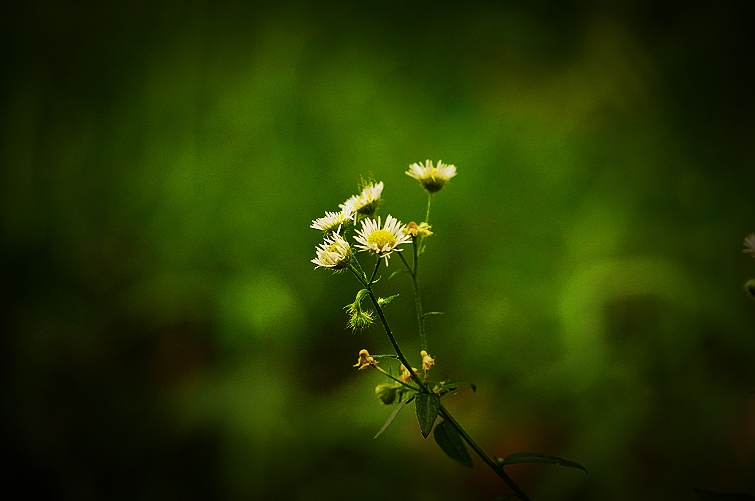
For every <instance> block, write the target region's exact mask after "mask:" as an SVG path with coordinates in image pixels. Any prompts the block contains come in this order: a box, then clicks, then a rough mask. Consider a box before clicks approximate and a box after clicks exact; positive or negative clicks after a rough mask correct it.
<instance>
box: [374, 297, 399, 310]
mask: <svg viewBox="0 0 755 501" xmlns="http://www.w3.org/2000/svg"><path fill="white" fill-rule="evenodd" d="M397 297H398V294H394V295H392V296H388V297H379V298H378V305H379V306H380V307H381V308H382V307H383V306H385V305H386V304H388V303H390V302H391V301H393V300H394V299H395V298H397Z"/></svg>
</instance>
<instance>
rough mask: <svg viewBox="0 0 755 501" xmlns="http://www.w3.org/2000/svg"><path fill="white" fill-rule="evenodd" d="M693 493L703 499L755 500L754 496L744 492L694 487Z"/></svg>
mask: <svg viewBox="0 0 755 501" xmlns="http://www.w3.org/2000/svg"><path fill="white" fill-rule="evenodd" d="M695 494H697V497H699V498H700V499H704V500H705V501H755V496H753V495H752V494H746V493H744V492H714V491H706V490H704V489H695Z"/></svg>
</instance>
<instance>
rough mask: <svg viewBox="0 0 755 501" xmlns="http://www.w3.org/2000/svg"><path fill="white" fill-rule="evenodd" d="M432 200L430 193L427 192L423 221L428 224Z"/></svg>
mask: <svg viewBox="0 0 755 501" xmlns="http://www.w3.org/2000/svg"><path fill="white" fill-rule="evenodd" d="M432 202H433V195H432V193H428V194H427V210H426V211H425V222H426V223H427V224H430V204H432Z"/></svg>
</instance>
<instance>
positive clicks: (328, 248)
mask: <svg viewBox="0 0 755 501" xmlns="http://www.w3.org/2000/svg"><path fill="white" fill-rule="evenodd" d="M406 174H408V175H409V176H411V177H413V178H415V179H417V180H418V181H419V182H420V184H421V185H422V186H423V188H424V189H425V190H426V191H427V192H428V193H429V194H430V195H432V194H434V193H436V192H437V191H438V190H440V189H441V188H442V187H443V186H444V185H445V184H446V183H447V182H448V180H449V179H451V178H452V177H454V176H455V175H456V167H454V166H453V165H446V164H443V163H442V162H440V161H438V164H437V166H433V163H432V162H431V161H430V160H427V161H426V162H425V164H424V165H421V164H416V163H415V164H412V165H410V166H409V170H408V171H407V172H406ZM383 187H384V185H383V183H382V181H381V182H369V183H364V184H363V185H362V187H361V190H360V192H359V193H358V194H357V195H353V196H351V197H349V198H348V199H347V200H346V201H345V202H344V203H342V204H339V207H340V209H341V210H340V211H325V215H324V216H323V217H319V218H317V219H314V220H312V224H310V226H309V227H310V228H313V229H315V230H319V231H321V232H322V234H323V241H322V242H321V243H320V244H319V245H317V247H316V249H315V253H316V257H315V258H314V259H312V260H311V261H312V263H314V264H315V267H316V268H328V269H330V270H332V271H334V272H341V271H344V270H351V271H352V272H353V273H355V274H356V275H357V278H359V280H360V281H361V282H362V283H363V284H364V285H367V284H368V283H370V284H371V283H373V280H374V278H375V273H377V269H378V265H379V263H380V260H381V258H382V259H384V260H385V265H386V266H388V264H389V263H388V258H389V257H390V256H391V255H392V254H393V253H394V252H401V251H402V250H403V249H402V248H401V246H402V245H404V244H408V243H411V244H414V245H417V246H418V251H419V254H421V253H422V250H423V248H424V246H423V245H422V240H423V239H424V238H425V237H428V236H430V235H432V234H433V232H432V231H430V225H429V224H427V222H420V223H415V222H414V221H412V222H410V223H409V224H408V225H407V224H404V223H402V222H401V221H399V220H398V219H397V218H395V217H393V216H392V215H390V214H388V215H387V216H385V220H383V218H382V217H380V216H375V212H376V211H377V209H378V206H379V205H380V203H381V201H382V199H381V197H382V194H383ZM428 211H429V202H428ZM428 214H429V212H428ZM357 226H358V227H357ZM352 229H353V231H354V234H353V236H352V238H353V243H350V242H349V240H347V236H348V232H349V231H351V230H352ZM354 249H356V250H357V251H360V252H368V253H371V254H373V255H375V256H377V258H378V261H377V262H376V263H375V271H374V272H373V275H372V277H369V276H368V275H365V273H364V272H363V271H362V268H361V265H360V264H359V262H358V260H357V259H356V256H355V255H354ZM415 250H416V249H415ZM416 256H417V252H415V257H416ZM363 292H366V291H363ZM363 297H364V295H363V294H361V293H360V294H358V295H357V299H356V300H355V301H354V303H352V304H350V305H347V307H346V309H347V312H348V314H349V323H348V326H349V327H351V328H352V329H354V330H355V331H356V330H362V329H365V328H367V327H369V326H370V325H372V323H373V322H374V320H375V315H374V312H372V311H369V310H366V309H363V308H362V307H361V299H362V298H363ZM393 297H395V296H391V297H389V298H385V299H383V298H378V306H379V307H383V306H384V305H386V304H388V302H389V301H390V300H391V299H393ZM430 360H432V359H430ZM425 366H427V363H426V362H425V361H424V360H423V367H425ZM425 370H427V369H425Z"/></svg>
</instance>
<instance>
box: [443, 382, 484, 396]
mask: <svg viewBox="0 0 755 501" xmlns="http://www.w3.org/2000/svg"><path fill="white" fill-rule="evenodd" d="M461 386H469V387H470V388H472V391H477V385H475V384H474V383H470V382H469V381H457V380H453V379H449V380H446V381H440V382H438V383H435V386H434V387H433V391H435V392H436V393H438V394H439V395H445V394H446V393H448V392H449V391H454V390H456V389H458V388H459V387H461Z"/></svg>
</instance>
